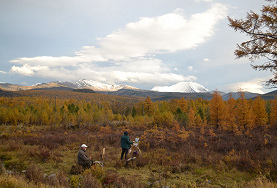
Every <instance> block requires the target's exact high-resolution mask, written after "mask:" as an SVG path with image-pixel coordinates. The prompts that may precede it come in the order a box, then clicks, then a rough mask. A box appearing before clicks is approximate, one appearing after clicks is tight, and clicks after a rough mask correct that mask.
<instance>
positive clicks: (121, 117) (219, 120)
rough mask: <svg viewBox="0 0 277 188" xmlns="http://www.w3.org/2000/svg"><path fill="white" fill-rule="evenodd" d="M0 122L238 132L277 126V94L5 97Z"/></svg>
mask: <svg viewBox="0 0 277 188" xmlns="http://www.w3.org/2000/svg"><path fill="white" fill-rule="evenodd" d="M0 124H2V125H18V124H21V125H24V126H33V125H36V126H53V127H59V126H64V127H80V126H93V125H100V126H108V125H110V126H116V125H122V124H134V125H135V124H140V125H150V126H152V125H153V126H154V125H155V126H158V127H173V126H176V124H178V126H184V127H202V126H203V127H205V126H212V127H216V128H218V129H223V130H231V131H235V132H238V133H239V132H242V131H247V130H249V129H253V128H255V127H263V128H266V127H268V126H272V127H276V128H277V98H276V99H275V100H271V101H265V100H263V99H262V98H260V97H257V98H255V99H254V100H247V99H246V98H245V95H244V93H243V92H240V98H239V99H234V98H233V97H232V96H230V97H229V99H228V100H227V101H223V99H222V97H221V95H220V93H219V92H217V91H215V92H214V93H213V94H212V99H211V100H210V101H209V100H204V99H202V98H198V99H185V98H181V99H172V100H170V101H155V102H153V101H152V100H151V98H150V97H147V98H145V99H143V100H141V101H135V100H124V99H123V98H116V97H113V98H106V99H105V98H102V99H100V98H95V97H92V98H91V99H90V100H88V99H86V100H85V99H83V100H76V99H73V98H71V99H56V98H55V99H53V98H44V97H40V96H36V97H27V96H23V97H22V96H21V97H12V98H11V97H1V98H0Z"/></svg>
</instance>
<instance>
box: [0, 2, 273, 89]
mask: <svg viewBox="0 0 277 188" xmlns="http://www.w3.org/2000/svg"><path fill="white" fill-rule="evenodd" d="M266 3H267V2H266V1H263V0H243V1H241V0H232V1H230V0H156V1H149V0H117V1H113V0H101V1H96V0H81V1H80V0H78V1H77V0H47V1H46V0H45V1H44V0H43V1H42V0H41V1H38V0H24V1H23V0H1V1H0V17H1V19H0V64H1V68H0V82H7V83H13V84H21V85H33V84H36V83H43V82H51V81H76V80H80V79H87V80H94V81H99V82H103V83H106V84H127V85H132V86H135V87H138V88H141V89H152V88H153V87H154V86H170V85H173V84H176V83H179V82H184V81H194V82H197V83H199V84H201V85H203V86H204V87H206V88H207V89H209V90H216V89H217V90H221V91H225V92H229V91H238V90H240V89H242V90H244V91H250V92H258V93H266V92H269V91H271V90H272V89H266V88H264V87H263V81H266V80H267V79H269V78H271V77H272V75H271V73H270V72H261V71H255V70H254V69H252V68H251V66H250V61H249V60H248V59H246V58H245V59H236V58H235V56H234V50H235V49H236V45H237V44H238V43H241V42H243V41H245V40H247V39H248V38H247V36H245V35H244V34H242V33H239V32H235V31H234V30H233V29H232V28H230V27H229V26H228V20H227V16H230V17H231V18H245V16H246V12H249V11H250V10H253V11H254V12H257V13H259V12H260V9H261V8H262V5H263V4H266ZM261 62H263V60H262V59H261V60H258V61H257V63H261Z"/></svg>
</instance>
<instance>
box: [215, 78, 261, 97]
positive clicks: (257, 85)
mask: <svg viewBox="0 0 277 188" xmlns="http://www.w3.org/2000/svg"><path fill="white" fill-rule="evenodd" d="M263 84H264V79H254V80H250V81H247V82H237V83H234V84H229V85H226V86H222V87H219V88H218V89H219V90H222V91H225V92H230V91H233V92H236V91H239V90H242V91H248V92H251V93H259V94H264V93H265V92H264V91H263V90H262V89H263V88H264V87H263Z"/></svg>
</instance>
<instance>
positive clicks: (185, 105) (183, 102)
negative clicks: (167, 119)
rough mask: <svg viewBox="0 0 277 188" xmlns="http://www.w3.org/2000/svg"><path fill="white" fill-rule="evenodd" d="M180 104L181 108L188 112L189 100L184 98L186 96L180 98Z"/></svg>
mask: <svg viewBox="0 0 277 188" xmlns="http://www.w3.org/2000/svg"><path fill="white" fill-rule="evenodd" d="M178 106H179V107H180V108H181V110H182V111H183V112H185V113H186V112H188V101H187V100H186V99H184V97H182V98H181V99H180V100H178Z"/></svg>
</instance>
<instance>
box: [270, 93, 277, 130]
mask: <svg viewBox="0 0 277 188" xmlns="http://www.w3.org/2000/svg"><path fill="white" fill-rule="evenodd" d="M270 125H271V126H272V127H275V128H277V97H276V98H275V99H274V100H273V101H272V102H271V113H270Z"/></svg>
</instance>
